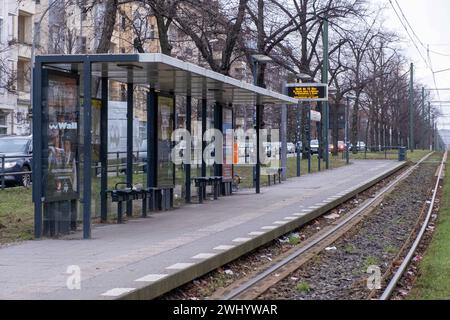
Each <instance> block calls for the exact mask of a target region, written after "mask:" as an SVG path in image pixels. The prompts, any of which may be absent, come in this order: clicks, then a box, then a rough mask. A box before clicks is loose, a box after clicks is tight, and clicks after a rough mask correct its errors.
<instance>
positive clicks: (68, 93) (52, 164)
mask: <svg viewBox="0 0 450 320" xmlns="http://www.w3.org/2000/svg"><path fill="white" fill-rule="evenodd" d="M47 90H48V91H47V92H48V95H47V110H46V112H45V113H46V114H45V115H46V117H47V119H46V120H47V121H46V123H47V126H46V127H44V130H46V132H43V134H44V135H45V134H46V135H47V137H46V139H45V140H44V141H46V142H47V143H46V145H44V146H43V149H44V150H43V151H44V154H47V157H44V159H43V160H44V167H46V169H47V172H46V177H45V184H44V185H45V187H44V196H45V200H46V202H55V201H64V200H73V199H76V198H78V168H77V163H78V161H77V160H78V159H77V149H78V127H79V88H78V77H77V76H74V75H72V74H66V73H62V72H57V71H53V70H48V89H47ZM45 149H46V150H45Z"/></svg>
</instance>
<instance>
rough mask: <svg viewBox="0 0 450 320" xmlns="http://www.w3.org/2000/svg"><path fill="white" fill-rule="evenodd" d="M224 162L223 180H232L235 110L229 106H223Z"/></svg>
mask: <svg viewBox="0 0 450 320" xmlns="http://www.w3.org/2000/svg"><path fill="white" fill-rule="evenodd" d="M222 119H223V122H222V133H223V164H222V176H223V180H231V179H232V178H233V156H232V154H233V133H232V132H231V130H232V129H233V111H232V110H231V109H229V108H223V118H222Z"/></svg>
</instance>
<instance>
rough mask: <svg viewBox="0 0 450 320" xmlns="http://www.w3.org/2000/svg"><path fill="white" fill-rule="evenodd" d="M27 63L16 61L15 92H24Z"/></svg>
mask: <svg viewBox="0 0 450 320" xmlns="http://www.w3.org/2000/svg"><path fill="white" fill-rule="evenodd" d="M26 69H27V63H26V61H24V60H19V61H17V90H19V91H25V83H26V73H27V71H26Z"/></svg>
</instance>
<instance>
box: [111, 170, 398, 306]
mask: <svg viewBox="0 0 450 320" xmlns="http://www.w3.org/2000/svg"><path fill="white" fill-rule="evenodd" d="M406 165H407V163H406V162H402V163H399V164H398V165H397V166H396V167H394V168H392V169H390V170H387V171H386V172H384V173H382V174H380V175H378V176H377V177H375V178H373V179H371V180H368V181H367V182H365V183H364V184H362V185H361V186H360V187H358V188H357V189H355V190H353V191H351V192H349V193H346V194H345V195H343V196H342V197H340V198H338V199H336V200H332V201H331V202H330V203H327V204H324V205H323V206H321V207H320V208H318V209H315V210H312V211H311V212H310V213H307V214H305V215H304V216H301V217H298V218H297V219H295V220H292V221H289V222H287V223H285V224H283V225H280V226H278V227H277V228H275V229H273V230H270V231H267V232H265V233H264V234H262V235H260V236H256V237H254V238H252V239H251V240H249V241H246V242H244V243H242V244H240V245H236V246H235V247H233V248H231V249H229V250H227V251H224V252H222V253H218V254H216V255H214V256H213V257H211V258H208V259H205V260H203V261H200V262H198V263H196V264H194V265H193V266H191V267H188V268H186V269H183V270H180V271H178V272H175V273H173V274H170V275H168V276H167V277H165V278H163V279H161V280H158V281H155V282H152V283H150V284H147V285H144V286H143V287H140V288H137V289H136V290H134V291H132V292H129V293H126V294H123V295H122V296H119V297H115V298H116V299H122V300H150V299H154V298H157V297H159V296H161V295H163V294H164V293H167V292H169V291H170V290H173V289H175V288H177V287H179V286H181V285H183V284H185V283H188V282H189V281H192V280H194V279H196V278H198V277H200V276H202V275H204V274H206V273H208V272H211V271H213V270H215V269H217V268H219V267H221V266H223V265H225V264H227V263H229V262H231V261H233V260H236V259H237V258H239V257H241V256H243V255H245V254H247V253H249V252H251V251H253V250H255V249H257V248H258V247H260V246H262V245H265V244H267V243H268V242H270V241H273V240H274V239H277V238H279V237H281V236H282V235H284V234H287V233H289V232H291V231H292V230H295V229H297V228H299V227H301V226H302V225H305V224H306V223H308V222H310V221H311V220H314V219H316V218H317V217H319V216H321V215H323V214H324V213H326V212H327V211H329V210H331V209H333V208H335V207H337V206H338V205H340V204H342V203H344V202H346V201H347V200H349V199H351V198H353V197H354V196H356V195H357V194H359V193H361V192H363V191H365V190H367V189H368V188H370V187H372V186H373V185H375V184H377V183H378V182H380V181H381V180H383V179H385V178H387V177H388V176H390V175H391V174H393V173H395V172H397V171H398V170H400V169H402V168H403V167H405V166H406Z"/></svg>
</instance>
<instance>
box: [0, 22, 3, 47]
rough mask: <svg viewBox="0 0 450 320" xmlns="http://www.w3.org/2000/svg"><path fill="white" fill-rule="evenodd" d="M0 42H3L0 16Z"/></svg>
mask: <svg viewBox="0 0 450 320" xmlns="http://www.w3.org/2000/svg"><path fill="white" fill-rule="evenodd" d="M0 43H3V18H2V17H0Z"/></svg>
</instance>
